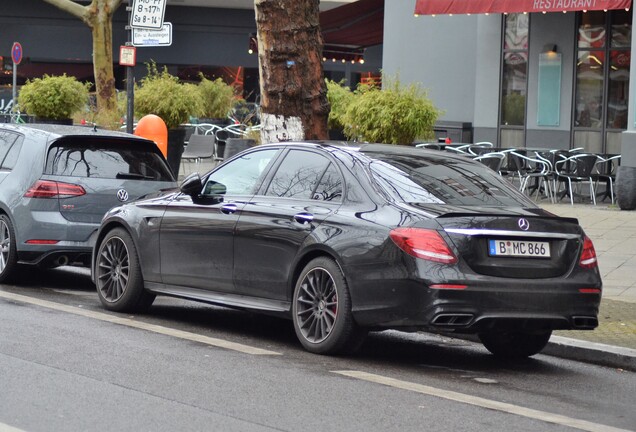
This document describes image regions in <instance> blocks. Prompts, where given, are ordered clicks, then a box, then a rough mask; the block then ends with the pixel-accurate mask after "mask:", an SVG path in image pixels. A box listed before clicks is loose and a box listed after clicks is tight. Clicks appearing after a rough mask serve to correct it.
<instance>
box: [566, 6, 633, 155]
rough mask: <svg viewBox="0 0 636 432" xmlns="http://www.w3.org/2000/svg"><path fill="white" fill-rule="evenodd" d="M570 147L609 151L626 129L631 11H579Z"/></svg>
mask: <svg viewBox="0 0 636 432" xmlns="http://www.w3.org/2000/svg"><path fill="white" fill-rule="evenodd" d="M578 28H579V30H578V52H577V58H578V61H577V64H576V92H575V97H576V101H575V106H574V129H575V130H574V134H573V143H572V145H573V147H584V148H585V149H586V150H587V151H594V152H607V151H610V150H612V149H614V147H616V145H615V142H614V141H616V139H615V136H618V135H620V131H621V130H624V129H626V128H627V106H628V98H629V68H630V63H631V58H630V56H631V37H632V36H631V34H632V13H631V11H630V12H627V11H624V10H617V11H609V12H602V11H597V12H587V13H581V14H579V27H578Z"/></svg>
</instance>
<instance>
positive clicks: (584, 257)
mask: <svg viewBox="0 0 636 432" xmlns="http://www.w3.org/2000/svg"><path fill="white" fill-rule="evenodd" d="M579 265H580V266H581V267H583V268H594V267H596V266H597V265H598V260H597V259H596V251H595V250H594V244H593V243H592V240H590V238H589V237H588V236H585V240H584V241H583V252H581V259H580V260H579Z"/></svg>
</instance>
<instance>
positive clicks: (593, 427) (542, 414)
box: [332, 371, 630, 432]
mask: <svg viewBox="0 0 636 432" xmlns="http://www.w3.org/2000/svg"><path fill="white" fill-rule="evenodd" d="M332 372H333V373H336V374H339V375H344V376H346V377H350V378H355V379H359V380H362V381H368V382H372V383H376V384H382V385H385V386H389V387H393V388H398V389H402V390H408V391H412V392H415V393H421V394H425V395H429V396H435V397H439V398H442V399H448V400H452V401H455V402H460V403H465V404H468V405H475V406H478V407H482V408H487V409H491V410H495V411H501V412H505V413H509V414H515V415H518V416H522V417H528V418H531V419H535V420H541V421H544V422H547V423H554V424H557V425H563V426H568V427H573V428H576V429H580V430H584V431H589V432H630V431H628V430H626V429H618V428H615V427H611V426H606V425H602V424H598V423H592V422H588V421H585V420H578V419H575V418H571V417H567V416H562V415H559V414H553V413H549V412H546V411H539V410H534V409H530V408H524V407H521V406H518V405H512V404H509V403H505V402H498V401H494V400H490V399H484V398H481V397H477V396H471V395H467V394H463V393H458V392H454V391H450V390H443V389H439V388H436V387H430V386H427V385H423V384H416V383H412V382H408V381H402V380H397V379H394V378H389V377H385V376H382V375H376V374H371V373H366V372H361V371H332Z"/></svg>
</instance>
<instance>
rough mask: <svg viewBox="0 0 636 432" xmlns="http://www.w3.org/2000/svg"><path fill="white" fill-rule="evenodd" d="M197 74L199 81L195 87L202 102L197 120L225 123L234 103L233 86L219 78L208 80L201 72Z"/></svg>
mask: <svg viewBox="0 0 636 432" xmlns="http://www.w3.org/2000/svg"><path fill="white" fill-rule="evenodd" d="M199 76H200V77H201V82H199V84H198V85H197V88H198V90H199V93H200V94H201V99H202V102H203V113H202V116H201V118H200V119H199V122H201V123H212V124H219V125H226V124H227V116H228V114H229V112H230V110H231V109H232V106H233V105H234V88H233V87H232V86H231V85H229V84H226V83H225V81H223V80H222V79H221V78H217V79H215V80H209V79H207V78H206V77H205V76H204V75H203V74H202V73H199Z"/></svg>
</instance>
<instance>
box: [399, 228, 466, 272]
mask: <svg viewBox="0 0 636 432" xmlns="http://www.w3.org/2000/svg"><path fill="white" fill-rule="evenodd" d="M390 236H391V239H392V240H393V241H394V242H395V244H396V245H397V246H398V247H399V248H400V249H402V250H403V251H404V252H406V253H407V254H409V255H412V256H414V257H417V258H422V259H425V260H428V261H434V262H438V263H443V264H454V263H456V262H457V257H456V256H455V254H454V253H453V251H452V250H451V249H450V247H448V244H447V243H446V241H445V240H444V239H443V238H442V236H441V235H440V234H439V233H438V232H437V231H435V230H429V229H423V228H396V229H394V230H392V231H391V234H390Z"/></svg>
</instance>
